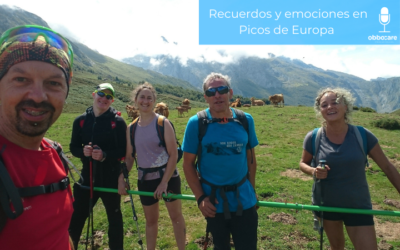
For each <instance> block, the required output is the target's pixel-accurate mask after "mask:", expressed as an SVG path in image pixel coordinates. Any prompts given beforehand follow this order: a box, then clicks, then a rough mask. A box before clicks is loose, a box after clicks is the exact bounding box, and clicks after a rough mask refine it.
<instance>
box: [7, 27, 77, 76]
mask: <svg viewBox="0 0 400 250" xmlns="http://www.w3.org/2000/svg"><path fill="white" fill-rule="evenodd" d="M39 36H43V37H44V39H45V40H46V42H47V44H49V45H51V46H52V47H55V48H57V49H61V50H63V51H64V52H65V53H66V54H67V56H68V59H69V63H70V67H71V68H72V65H73V61H74V53H73V50H72V46H71V44H70V43H69V42H68V41H67V40H66V39H65V38H64V37H63V36H62V35H60V34H58V33H57V32H55V31H53V30H51V29H48V28H45V27H42V26H37V25H24V26H18V27H15V28H12V29H9V30H7V31H6V32H4V33H3V34H2V36H1V37H0V47H1V46H2V45H3V44H4V43H6V42H13V41H19V42H33V41H36V39H37V38H38V37H39Z"/></svg>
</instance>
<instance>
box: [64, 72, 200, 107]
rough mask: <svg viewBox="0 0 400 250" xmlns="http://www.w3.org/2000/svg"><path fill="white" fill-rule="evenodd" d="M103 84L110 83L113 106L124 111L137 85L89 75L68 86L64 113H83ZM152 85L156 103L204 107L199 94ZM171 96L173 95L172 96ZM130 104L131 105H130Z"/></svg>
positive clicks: (75, 77)
mask: <svg viewBox="0 0 400 250" xmlns="http://www.w3.org/2000/svg"><path fill="white" fill-rule="evenodd" d="M103 82H110V83H111V84H112V85H113V87H114V89H115V92H116V98H115V101H114V103H113V106H114V107H115V108H116V109H117V110H120V111H125V106H126V104H127V103H131V93H132V91H133V89H134V88H135V87H136V86H137V84H130V83H124V82H116V81H109V80H99V79H97V77H95V76H94V75H91V74H82V75H78V76H76V75H75V76H74V78H73V82H72V84H71V86H70V90H69V95H68V99H67V103H66V105H65V106H64V111H63V112H64V113H83V111H85V110H86V108H87V107H89V106H91V105H92V104H93V99H92V96H91V93H93V91H94V90H95V88H96V86H97V85H99V84H100V83H103ZM150 83H153V84H154V87H155V88H156V90H157V93H158V96H157V102H165V103H167V105H168V106H169V107H170V109H174V108H175V107H177V106H179V105H180V104H181V103H182V101H183V100H184V99H185V98H189V100H191V106H192V107H194V108H195V107H205V106H206V104H205V103H204V98H203V95H202V94H201V92H199V91H196V90H191V89H187V88H183V87H180V86H172V85H160V84H157V83H158V82H150ZM172 94H173V95H172ZM131 104H132V103H131Z"/></svg>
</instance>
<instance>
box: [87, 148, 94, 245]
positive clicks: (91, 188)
mask: <svg viewBox="0 0 400 250" xmlns="http://www.w3.org/2000/svg"><path fill="white" fill-rule="evenodd" d="M90 144H91V143H90ZM92 172H93V159H92V157H90V165H89V175H90V198H89V217H88V224H87V228H86V248H85V249H86V250H87V247H88V243H89V228H90V220H91V217H92V212H93V210H92V207H93V206H92V205H93V174H92ZM92 234H93V229H92ZM92 236H93V235H92Z"/></svg>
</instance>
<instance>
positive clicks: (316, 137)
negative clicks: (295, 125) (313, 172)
mask: <svg viewBox="0 0 400 250" xmlns="http://www.w3.org/2000/svg"><path fill="white" fill-rule="evenodd" d="M321 134H322V128H315V129H314V130H313V132H312V136H311V144H312V152H313V160H312V161H311V167H316V166H317V163H316V159H317V158H316V157H317V154H318V150H319V142H320V141H321Z"/></svg>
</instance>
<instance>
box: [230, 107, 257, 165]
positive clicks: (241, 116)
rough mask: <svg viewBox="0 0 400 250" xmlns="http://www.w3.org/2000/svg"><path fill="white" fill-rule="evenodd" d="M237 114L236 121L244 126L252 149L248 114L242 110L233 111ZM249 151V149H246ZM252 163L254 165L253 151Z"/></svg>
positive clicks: (248, 144) (248, 143)
mask: <svg viewBox="0 0 400 250" xmlns="http://www.w3.org/2000/svg"><path fill="white" fill-rule="evenodd" d="M233 111H234V112H235V114H236V119H238V120H239V122H240V124H241V125H242V126H243V128H244V130H246V132H247V136H248V139H247V146H248V148H250V130H249V121H248V120H247V117H246V114H245V113H244V112H243V111H242V110H240V109H235V108H234V109H233ZM246 149H247V147H246ZM251 153H252V155H251V163H253V151H251Z"/></svg>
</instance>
